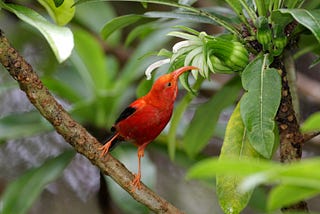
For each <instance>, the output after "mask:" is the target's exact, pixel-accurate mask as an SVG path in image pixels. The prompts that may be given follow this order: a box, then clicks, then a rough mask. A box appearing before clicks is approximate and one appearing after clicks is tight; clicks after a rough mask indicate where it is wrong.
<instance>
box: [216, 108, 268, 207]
mask: <svg viewBox="0 0 320 214" xmlns="http://www.w3.org/2000/svg"><path fill="white" fill-rule="evenodd" d="M236 158H238V159H239V160H243V159H251V158H256V161H259V159H263V158H262V156H261V155H260V154H259V153H258V152H257V151H256V150H255V149H254V148H253V147H252V145H251V144H250V142H249V139H248V135H247V129H246V127H245V125H244V124H243V122H242V118H241V115H240V104H238V105H237V106H236V108H235V109H234V111H233V113H232V115H231V117H230V120H229V122H228V125H227V128H226V134H225V137H224V142H223V146H222V149H221V153H220V156H219V160H220V161H224V160H228V159H236ZM216 179H217V184H216V186H217V194H218V198H219V202H220V205H221V208H222V209H223V211H224V212H225V213H239V212H240V211H241V210H242V209H244V208H245V207H246V205H247V204H248V202H249V200H250V197H251V194H252V191H248V192H242V191H240V190H239V186H240V185H241V183H242V182H243V177H241V176H239V175H217V177H216Z"/></svg>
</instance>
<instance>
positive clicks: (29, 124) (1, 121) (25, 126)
mask: <svg viewBox="0 0 320 214" xmlns="http://www.w3.org/2000/svg"><path fill="white" fill-rule="evenodd" d="M51 130H52V127H51V126H50V124H49V123H48V122H47V121H45V120H44V119H43V118H42V117H41V115H40V113H39V112H35V111H31V112H24V113H20V114H11V115H8V116H6V117H2V118H0V140H9V139H19V138H23V137H28V136H32V135H35V134H37V133H42V132H46V131H51Z"/></svg>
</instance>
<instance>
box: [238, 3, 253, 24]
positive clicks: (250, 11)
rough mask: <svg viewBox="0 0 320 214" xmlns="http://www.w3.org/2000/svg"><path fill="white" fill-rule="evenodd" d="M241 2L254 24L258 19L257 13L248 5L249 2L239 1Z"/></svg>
mask: <svg viewBox="0 0 320 214" xmlns="http://www.w3.org/2000/svg"><path fill="white" fill-rule="evenodd" d="M239 1H240V3H241V4H242V6H243V8H244V9H245V10H246V11H247V13H248V15H249V17H250V18H251V20H252V22H253V23H254V22H255V21H256V19H257V15H256V13H255V11H254V10H253V9H252V8H250V7H249V5H248V4H247V2H246V1H245V0H239Z"/></svg>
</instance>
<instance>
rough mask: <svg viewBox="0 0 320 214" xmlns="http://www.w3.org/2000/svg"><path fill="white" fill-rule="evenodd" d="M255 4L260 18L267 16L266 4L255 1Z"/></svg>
mask: <svg viewBox="0 0 320 214" xmlns="http://www.w3.org/2000/svg"><path fill="white" fill-rule="evenodd" d="M255 3H256V5H257V9H258V14H259V16H266V15H267V11H266V6H265V3H264V0H255Z"/></svg>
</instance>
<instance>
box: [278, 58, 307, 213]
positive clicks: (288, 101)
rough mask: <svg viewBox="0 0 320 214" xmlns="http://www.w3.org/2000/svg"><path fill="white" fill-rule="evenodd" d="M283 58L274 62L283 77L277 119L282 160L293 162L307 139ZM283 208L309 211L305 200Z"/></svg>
mask: <svg viewBox="0 0 320 214" xmlns="http://www.w3.org/2000/svg"><path fill="white" fill-rule="evenodd" d="M282 60H283V59H280V58H275V60H274V62H273V67H275V68H276V69H278V70H279V71H280V72H281V79H282V89H281V101H280V107H279V109H278V112H277V116H276V121H277V124H278V128H279V135H280V161H281V162H282V163H291V162H295V161H299V160H300V159H301V156H302V145H303V143H304V142H305V139H304V136H303V134H302V133H301V131H300V126H299V123H298V119H297V117H296V114H295V110H294V106H293V102H292V95H291V91H290V86H289V82H288V73H287V70H286V66H284V64H283V62H282ZM281 210H282V211H283V212H287V211H294V212H297V211H304V212H308V206H307V203H306V202H305V201H300V202H298V203H296V204H293V205H290V206H287V207H283V208H282V209H281Z"/></svg>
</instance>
